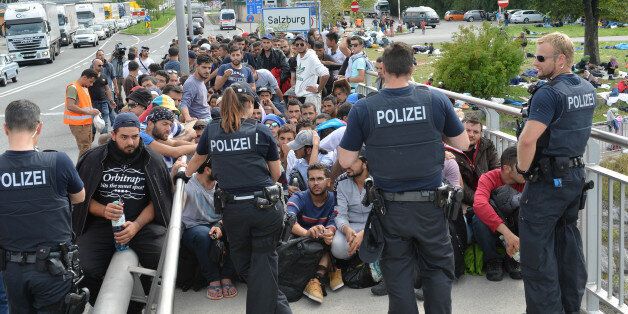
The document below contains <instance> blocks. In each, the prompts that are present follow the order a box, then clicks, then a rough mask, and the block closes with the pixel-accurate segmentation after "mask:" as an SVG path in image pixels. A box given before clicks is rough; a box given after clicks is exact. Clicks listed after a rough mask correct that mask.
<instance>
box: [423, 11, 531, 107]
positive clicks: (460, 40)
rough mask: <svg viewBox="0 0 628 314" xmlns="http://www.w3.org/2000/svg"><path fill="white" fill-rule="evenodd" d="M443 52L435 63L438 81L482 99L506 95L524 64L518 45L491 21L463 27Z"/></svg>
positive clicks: (445, 45)
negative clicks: (507, 89) (509, 85)
mask: <svg viewBox="0 0 628 314" xmlns="http://www.w3.org/2000/svg"><path fill="white" fill-rule="evenodd" d="M442 51H443V56H442V58H440V59H439V60H438V61H437V62H436V64H435V81H437V82H438V81H441V82H443V83H444V84H445V87H446V88H447V89H449V90H452V91H456V92H460V93H464V92H468V93H471V94H472V95H473V96H476V97H482V98H489V97H497V96H503V95H504V93H505V91H506V87H507V86H508V83H509V80H510V79H511V78H513V77H514V76H516V75H517V74H518V72H519V69H520V67H521V64H523V61H524V59H523V52H522V51H521V46H520V45H519V44H518V42H516V41H514V40H512V39H511V38H510V37H509V36H508V35H507V34H506V33H505V32H504V31H502V30H501V29H499V28H497V27H494V26H491V25H490V24H489V23H487V22H485V23H484V24H482V26H481V27H475V26H471V27H464V26H461V27H460V30H459V31H458V32H457V33H454V36H453V41H452V42H449V43H444V44H443V46H442Z"/></svg>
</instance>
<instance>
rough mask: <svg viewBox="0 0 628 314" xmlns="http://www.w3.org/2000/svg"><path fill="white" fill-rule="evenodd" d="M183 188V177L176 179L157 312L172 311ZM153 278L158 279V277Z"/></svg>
mask: <svg viewBox="0 0 628 314" xmlns="http://www.w3.org/2000/svg"><path fill="white" fill-rule="evenodd" d="M181 171H183V172H185V167H181V168H180V169H179V172H181ZM184 188H185V182H184V181H183V179H181V178H179V179H177V183H176V185H175V192H174V198H173V201H172V213H171V215H170V225H169V226H168V235H167V238H166V256H165V258H164V266H163V273H162V278H161V284H162V287H161V295H160V296H159V304H158V306H157V313H158V314H171V313H173V307H174V288H175V282H176V279H177V267H178V264H179V246H180V244H181V214H182V212H183V200H184V199H183V197H184ZM158 275H159V274H158ZM154 280H158V278H155V279H154Z"/></svg>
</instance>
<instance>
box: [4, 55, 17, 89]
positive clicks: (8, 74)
mask: <svg viewBox="0 0 628 314" xmlns="http://www.w3.org/2000/svg"><path fill="white" fill-rule="evenodd" d="M19 70H20V66H19V65H18V64H17V62H15V61H13V60H12V59H11V58H9V56H8V55H5V54H0V86H6V85H7V83H9V79H10V80H11V81H12V82H13V83H15V82H17V73H18V72H19Z"/></svg>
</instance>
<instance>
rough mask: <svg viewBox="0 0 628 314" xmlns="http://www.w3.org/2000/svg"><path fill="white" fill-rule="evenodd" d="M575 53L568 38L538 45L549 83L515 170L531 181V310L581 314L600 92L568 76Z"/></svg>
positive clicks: (524, 231) (525, 270)
mask: <svg viewBox="0 0 628 314" xmlns="http://www.w3.org/2000/svg"><path fill="white" fill-rule="evenodd" d="M573 55H574V46H573V44H572V42H571V40H570V39H569V37H567V36H566V35H564V34H561V33H551V34H548V35H545V36H543V37H541V38H539V40H538V41H537V46H536V60H535V61H534V66H535V68H536V69H537V70H538V71H539V78H541V79H547V80H548V82H547V83H546V84H544V85H543V86H541V87H540V88H539V89H538V90H537V91H536V92H535V93H534V95H533V96H532V99H531V103H530V107H529V116H528V120H527V122H526V124H525V127H524V128H523V131H522V132H521V135H520V136H519V142H518V145H517V159H518V160H517V171H518V172H519V173H521V174H522V175H523V176H524V178H526V181H527V183H526V186H525V189H524V190H523V194H522V196H521V208H520V212H519V215H520V220H519V237H520V246H521V270H522V275H523V284H524V288H525V297H526V312H527V313H574V312H579V311H580V304H581V301H582V296H583V294H584V288H585V284H586V281H587V273H586V269H585V264H584V255H583V252H582V239H581V236H580V232H579V231H578V227H577V225H576V223H577V220H578V211H579V209H582V208H584V203H585V195H586V190H587V189H589V188H591V187H592V186H591V185H589V184H585V178H586V175H585V171H584V162H583V160H582V155H583V154H584V151H585V148H586V145H587V141H588V140H589V136H590V134H591V124H592V122H593V111H594V110H595V106H596V95H595V88H594V87H593V86H592V85H591V84H590V83H589V82H587V81H586V80H584V79H582V78H580V77H579V76H578V75H575V74H573V73H572V72H571V66H572V64H573ZM591 183H592V182H591ZM592 258H595V257H592Z"/></svg>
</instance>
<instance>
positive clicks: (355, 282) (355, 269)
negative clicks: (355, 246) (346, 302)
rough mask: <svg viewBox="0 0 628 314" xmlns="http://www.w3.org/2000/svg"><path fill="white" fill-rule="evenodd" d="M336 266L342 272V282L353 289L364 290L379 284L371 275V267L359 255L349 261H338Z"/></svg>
mask: <svg viewBox="0 0 628 314" xmlns="http://www.w3.org/2000/svg"><path fill="white" fill-rule="evenodd" d="M336 265H337V266H338V267H339V268H340V269H341V270H342V281H343V282H344V283H345V285H346V286H347V287H349V288H351V289H362V288H368V287H372V286H374V285H376V284H377V282H375V281H374V280H373V276H372V275H371V267H370V266H369V264H368V263H364V262H362V261H361V260H360V257H359V256H358V254H355V255H353V257H351V258H350V259H349V260H336Z"/></svg>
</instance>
